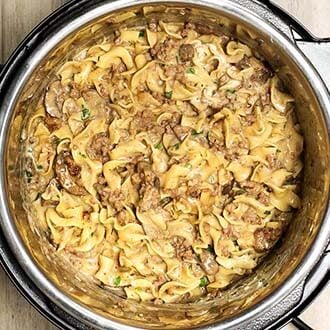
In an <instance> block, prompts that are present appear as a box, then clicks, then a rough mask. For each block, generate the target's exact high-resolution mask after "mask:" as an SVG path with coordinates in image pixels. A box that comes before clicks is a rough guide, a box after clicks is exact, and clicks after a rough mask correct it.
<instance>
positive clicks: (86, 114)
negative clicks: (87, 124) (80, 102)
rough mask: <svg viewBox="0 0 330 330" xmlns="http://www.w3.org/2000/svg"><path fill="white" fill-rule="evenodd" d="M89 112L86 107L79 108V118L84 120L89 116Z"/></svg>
mask: <svg viewBox="0 0 330 330" xmlns="http://www.w3.org/2000/svg"><path fill="white" fill-rule="evenodd" d="M90 115H91V112H90V111H89V109H87V108H83V109H81V120H86V119H88V118H89V117H90Z"/></svg>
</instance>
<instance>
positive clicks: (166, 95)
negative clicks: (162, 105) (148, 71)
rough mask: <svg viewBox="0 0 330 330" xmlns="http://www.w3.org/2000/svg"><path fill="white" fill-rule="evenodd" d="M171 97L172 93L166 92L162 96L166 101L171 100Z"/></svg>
mask: <svg viewBox="0 0 330 330" xmlns="http://www.w3.org/2000/svg"><path fill="white" fill-rule="evenodd" d="M172 95H173V91H168V92H165V93H164V96H165V97H166V98H167V99H171V98H172Z"/></svg>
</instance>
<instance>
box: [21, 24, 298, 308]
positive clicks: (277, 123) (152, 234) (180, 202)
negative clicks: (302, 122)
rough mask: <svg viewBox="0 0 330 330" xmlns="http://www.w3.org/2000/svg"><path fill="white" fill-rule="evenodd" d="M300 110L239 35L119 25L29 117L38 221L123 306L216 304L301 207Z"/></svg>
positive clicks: (31, 186)
mask: <svg viewBox="0 0 330 330" xmlns="http://www.w3.org/2000/svg"><path fill="white" fill-rule="evenodd" d="M293 111H294V99H293V98H292V97H291V96H290V95H288V94H287V93H285V92H284V91H283V88H281V84H280V81H279V79H278V77H277V75H276V74H274V72H272V71H271V70H270V69H269V67H268V66H267V65H265V63H264V62H263V60H262V59H260V58H258V57H256V56H255V55H254V54H253V52H252V51H251V49H250V48H249V47H248V46H246V45H245V44H243V43H241V42H239V41H237V40H233V39H231V38H229V37H227V36H225V35H215V34H212V31H211V30H210V29H208V28H206V27H205V26H200V25H195V24H192V23H186V24H183V23H165V22H162V21H159V22H151V23H150V24H149V25H148V26H145V27H143V28H139V29H123V30H120V31H119V32H118V33H117V35H116V36H115V38H113V39H111V40H110V39H109V40H105V41H104V42H103V43H101V44H96V45H94V46H92V47H89V48H86V49H83V50H82V51H80V52H79V53H78V54H76V55H75V56H74V57H72V58H71V59H70V60H68V61H66V62H65V63H64V64H63V66H62V67H61V68H60V69H59V70H58V72H57V74H56V78H55V79H54V80H53V81H52V82H51V83H50V84H49V85H48V87H47V90H45V92H44V95H43V97H42V98H41V99H40V102H39V103H38V106H37V107H36V109H35V111H34V113H33V114H32V116H31V117H30V119H29V121H28V124H27V133H28V139H27V141H28V142H27V143H26V145H25V152H26V153H25V155H26V156H25V163H24V171H25V172H24V173H25V179H24V181H25V183H24V184H25V185H26V186H27V189H26V191H28V198H27V201H26V208H27V210H28V212H29V214H30V220H31V221H32V222H33V221H34V219H38V221H39V222H40V226H43V228H44V229H46V230H48V232H49V240H50V242H51V243H52V244H53V245H54V246H55V247H56V250H57V252H56V253H58V254H59V255H60V256H61V257H63V258H66V259H68V260H70V262H71V263H72V267H75V268H76V269H77V271H79V272H82V273H84V274H85V275H87V276H89V277H90V278H92V279H93V280H94V281H97V282H98V283H100V284H101V283H102V285H103V286H105V287H116V288H117V289H118V288H120V289H121V292H122V294H124V295H125V297H127V298H128V299H134V300H138V301H154V302H155V303H169V302H180V301H186V300H189V299H195V298H198V297H200V296H203V295H207V294H209V295H211V296H212V295H213V296H214V295H215V294H216V293H217V292H219V290H221V289H222V288H224V287H226V286H228V285H229V284H230V283H232V282H233V281H234V280H235V279H237V278H238V277H240V276H242V275H244V274H247V273H250V272H252V271H253V269H254V268H255V267H256V266H257V264H258V261H259V260H260V258H261V257H262V256H263V255H264V254H265V253H267V252H268V251H269V250H270V249H271V248H272V247H273V245H274V244H275V243H276V241H277V240H278V239H279V237H280V236H281V234H282V232H283V229H284V228H285V225H286V223H287V221H288V219H289V218H290V214H291V213H292V210H293V209H295V208H298V207H299V204H300V200H299V197H298V196H297V189H298V183H299V174H300V172H301V170H302V162H301V160H300V154H301V152H302V148H303V139H302V136H301V135H300V134H299V126H298V124H297V123H296V121H295V120H294V118H295V117H294V113H293Z"/></svg>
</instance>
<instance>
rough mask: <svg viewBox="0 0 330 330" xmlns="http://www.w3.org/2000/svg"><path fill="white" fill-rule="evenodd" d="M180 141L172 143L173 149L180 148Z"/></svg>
mask: <svg viewBox="0 0 330 330" xmlns="http://www.w3.org/2000/svg"><path fill="white" fill-rule="evenodd" d="M180 144H181V143H180V142H179V143H176V144H173V148H174V149H175V150H178V149H179V148H180Z"/></svg>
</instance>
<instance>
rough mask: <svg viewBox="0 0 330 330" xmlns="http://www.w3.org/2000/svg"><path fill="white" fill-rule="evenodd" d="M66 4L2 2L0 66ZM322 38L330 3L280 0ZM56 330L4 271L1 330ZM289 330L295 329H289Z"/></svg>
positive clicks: (318, 308)
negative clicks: (43, 19)
mask: <svg viewBox="0 0 330 330" xmlns="http://www.w3.org/2000/svg"><path fill="white" fill-rule="evenodd" d="M63 2H64V0H42V1H41V0H0V63H2V62H3V61H4V60H6V58H7V57H8V55H9V54H10V53H11V51H12V50H13V49H14V48H15V47H16V45H17V44H18V43H19V41H20V40H22V38H23V37H24V36H25V35H26V34H27V33H28V32H29V31H30V30H31V29H32V28H33V26H34V25H35V24H37V23H38V22H39V21H40V20H41V19H42V18H43V17H45V16H47V14H49V13H50V12H51V11H52V10H54V9H55V8H56V7H58V6H59V5H61V4H62V3H63ZM276 2H277V3H279V4H280V5H282V6H283V7H284V8H286V9H288V10H289V11H290V12H291V13H293V14H294V15H295V16H297V17H298V18H299V19H300V20H301V21H302V22H304V24H305V25H306V26H308V27H309V28H310V29H311V30H312V31H313V32H314V33H315V34H317V35H318V36H326V37H330V19H329V16H330V1H329V0H318V1H310V0H276ZM329 303H330V286H329V285H328V287H327V288H325V289H324V290H323V291H322V293H321V294H320V295H319V296H318V297H317V299H316V300H315V301H314V302H313V303H312V305H311V306H309V308H307V310H306V311H305V312H304V313H303V314H302V316H301V318H302V319H303V320H304V321H306V322H307V323H308V324H309V325H310V326H311V327H312V328H313V329H315V330H328V329H330V326H329V323H330V313H327V311H329ZM32 329H37V330H54V329H56V328H55V327H54V326H52V325H51V324H50V323H49V322H48V321H47V320H46V319H44V318H43V317H42V316H41V315H40V314H38V312H37V311H35V310H34V309H33V308H32V307H31V306H30V305H29V304H28V303H27V302H26V301H25V300H24V298H23V297H22V296H21V295H20V294H19V293H18V291H17V290H16V289H15V288H14V286H13V285H12V284H11V283H10V281H9V280H8V278H7V277H6V275H5V273H4V272H3V270H2V269H1V267H0V330H32ZM284 329H285V330H289V329H295V328H294V327H293V326H291V325H288V326H286V327H285V328H284Z"/></svg>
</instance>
